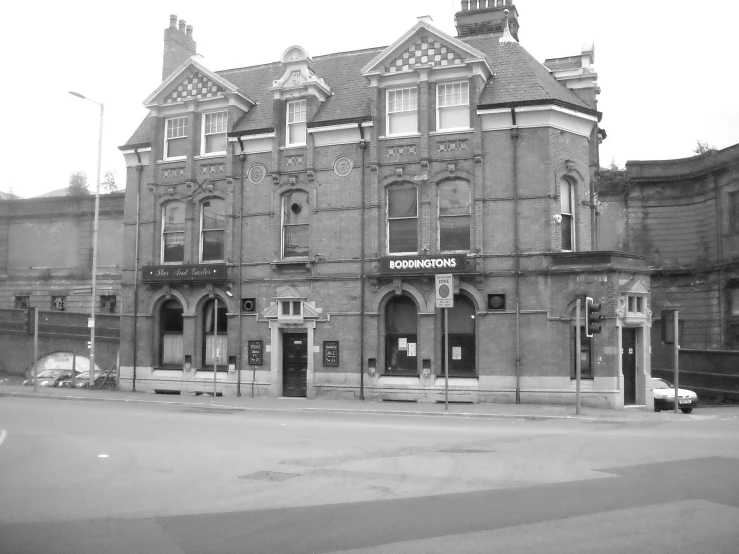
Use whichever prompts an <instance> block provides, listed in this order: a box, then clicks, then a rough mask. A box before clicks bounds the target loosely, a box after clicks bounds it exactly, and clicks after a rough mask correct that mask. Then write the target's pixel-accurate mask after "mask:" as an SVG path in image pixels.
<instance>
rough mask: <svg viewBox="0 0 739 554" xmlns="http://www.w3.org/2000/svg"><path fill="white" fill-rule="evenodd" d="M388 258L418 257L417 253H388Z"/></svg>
mask: <svg viewBox="0 0 739 554" xmlns="http://www.w3.org/2000/svg"><path fill="white" fill-rule="evenodd" d="M387 255H388V256H418V252H388V253H387Z"/></svg>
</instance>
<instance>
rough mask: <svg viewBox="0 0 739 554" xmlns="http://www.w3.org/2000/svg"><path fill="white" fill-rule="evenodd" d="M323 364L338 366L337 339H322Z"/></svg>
mask: <svg viewBox="0 0 739 554" xmlns="http://www.w3.org/2000/svg"><path fill="white" fill-rule="evenodd" d="M323 365H324V366H326V367H338V366H339V341H337V340H325V341H323Z"/></svg>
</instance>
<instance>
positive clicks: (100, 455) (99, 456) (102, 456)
mask: <svg viewBox="0 0 739 554" xmlns="http://www.w3.org/2000/svg"><path fill="white" fill-rule="evenodd" d="M107 457H108V455H107V454H98V458H107Z"/></svg>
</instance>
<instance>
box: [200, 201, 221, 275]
mask: <svg viewBox="0 0 739 554" xmlns="http://www.w3.org/2000/svg"><path fill="white" fill-rule="evenodd" d="M225 236H226V203H225V202H224V201H223V200H221V199H220V198H212V199H211V200H206V201H205V202H203V207H202V209H201V211H200V261H201V262H215V261H223V260H224V259H225V257H224V239H225Z"/></svg>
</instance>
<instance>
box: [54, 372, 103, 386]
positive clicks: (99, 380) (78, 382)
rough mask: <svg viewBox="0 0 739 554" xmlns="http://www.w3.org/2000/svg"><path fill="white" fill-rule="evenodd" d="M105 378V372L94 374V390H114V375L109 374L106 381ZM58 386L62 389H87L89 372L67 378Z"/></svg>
mask: <svg viewBox="0 0 739 554" xmlns="http://www.w3.org/2000/svg"><path fill="white" fill-rule="evenodd" d="M106 376H108V373H107V372H104V371H96V372H95V388H96V389H101V388H105V389H114V388H116V381H115V375H113V374H110V375H109V376H108V378H107V379H106ZM59 386H60V387H64V388H74V389H89V388H90V372H89V371H83V372H82V373H78V374H77V375H75V377H74V378H72V377H71V376H69V377H68V378H67V379H64V380H62V381H60V382H59Z"/></svg>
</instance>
